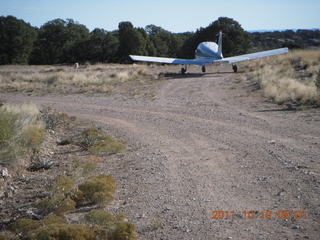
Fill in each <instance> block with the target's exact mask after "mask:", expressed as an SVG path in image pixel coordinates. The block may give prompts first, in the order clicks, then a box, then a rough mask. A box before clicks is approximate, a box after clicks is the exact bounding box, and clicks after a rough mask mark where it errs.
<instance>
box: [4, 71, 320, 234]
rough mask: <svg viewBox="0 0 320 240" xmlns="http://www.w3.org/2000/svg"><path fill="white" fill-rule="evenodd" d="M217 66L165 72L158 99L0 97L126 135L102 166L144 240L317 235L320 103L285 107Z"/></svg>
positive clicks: (116, 208) (121, 206) (120, 209)
mask: <svg viewBox="0 0 320 240" xmlns="http://www.w3.org/2000/svg"><path fill="white" fill-rule="evenodd" d="M219 71H220V72H217V71H216V70H213V69H209V72H211V73H208V74H206V75H201V74H189V75H186V76H185V77H179V76H174V75H173V76H172V77H168V78H167V79H166V80H164V81H163V82H161V83H160V84H159V85H158V86H156V87H155V89H154V92H155V95H156V99H155V100H151V99H146V98H138V99H135V98H128V97H125V96H122V95H114V96H111V97H94V96H91V97H88V96H82V95H72V96H53V95H50V96H41V97H26V96H21V95H6V96H2V97H1V98H2V99H6V100H7V101H12V102H23V101H31V102H34V103H36V104H39V105H45V106H52V107H54V108H56V109H59V110H61V111H64V112H67V113H68V114H70V115H75V116H77V117H78V118H80V119H85V120H90V121H94V122H96V123H97V124H98V125H100V126H102V127H103V128H104V129H105V130H107V131H108V132H109V133H110V134H111V135H114V136H116V137H120V138H123V139H126V140H127V141H128V145H129V150H128V152H127V153H125V154H119V155H114V156H112V157H111V159H109V160H108V162H107V164H106V165H107V166H108V167H107V168H106V169H105V171H106V172H107V173H108V174H112V175H113V176H115V178H116V179H117V182H118V183H119V184H118V185H119V193H118V199H117V201H116V203H115V204H114V206H112V208H113V209H112V210H113V211H116V212H125V214H126V215H127V216H128V218H129V219H130V221H132V222H133V223H136V225H137V228H138V232H139V236H140V239H319V238H320V228H319V227H320V224H319V223H320V177H319V176H320V158H319V156H320V111H319V110H315V109H313V110H304V111H287V110H288V109H286V108H285V107H281V106H277V105H274V104H272V103H270V102H268V101H267V100H266V99H264V98H262V97H261V92H259V91H258V92H257V91H252V89H253V88H254V86H253V85H252V83H250V82H246V81H245V80H241V78H240V76H241V75H236V74H233V73H230V72H225V71H230V69H223V68H222V69H220V70H219ZM250 210H252V211H251V212H249V211H250ZM267 210H269V212H268V215H267V217H266V216H265V213H266V211H267ZM284 210H287V211H288V212H287V213H290V214H291V216H285V215H283V214H284V213H286V212H283V211H284ZM213 211H224V218H225V219H212V218H215V217H217V218H219V217H223V216H222V215H221V212H220V213H219V214H217V215H216V214H215V212H213ZM226 211H229V212H228V216H227V212H226ZM243 211H247V214H245V215H244V212H243ZM296 211H303V212H302V213H301V214H302V215H301V219H300V215H299V213H300V212H298V215H297V212H296ZM248 212H249V213H248ZM271 214H272V215H271ZM278 214H280V215H278ZM306 214H308V215H307V216H306ZM269 218H270V219H269ZM279 218H280V219H279ZM281 218H284V219H281Z"/></svg>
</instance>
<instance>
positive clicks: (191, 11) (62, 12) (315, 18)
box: [0, 0, 320, 32]
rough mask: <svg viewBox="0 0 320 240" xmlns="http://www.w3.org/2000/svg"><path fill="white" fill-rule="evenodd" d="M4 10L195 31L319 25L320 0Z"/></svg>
mask: <svg viewBox="0 0 320 240" xmlns="http://www.w3.org/2000/svg"><path fill="white" fill-rule="evenodd" d="M0 15H1V16H7V15H13V16H15V17H17V18H19V19H23V20H24V21H26V22H28V23H30V24H31V25H33V26H37V27H40V26H41V25H43V24H44V23H46V22H47V21H50V20H53V19H56V18H62V19H67V18H72V19H74V20H75V21H77V22H79V23H81V24H84V25H86V26H87V27H88V28H89V29H90V30H93V29H94V28H104V29H105V30H108V31H112V30H116V29H117V28H118V24H119V22H121V21H130V22H132V24H133V25H134V26H135V27H145V26H146V25H149V24H154V25H157V26H160V27H162V28H164V29H166V30H169V31H171V32H186V31H195V30H197V29H198V28H200V27H207V26H208V25H209V24H210V23H211V22H213V21H215V20H217V19H218V18H219V17H221V16H223V17H230V18H233V19H234V20H236V21H238V22H239V23H240V24H241V26H242V27H243V28H244V29H245V30H248V31H250V30H275V29H280V30H284V29H310V28H320V1H319V0H260V1H259V0H220V1H216V0H157V1H152V0H131V1H130V0H86V1H85V0H0Z"/></svg>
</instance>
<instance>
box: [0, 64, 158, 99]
mask: <svg viewBox="0 0 320 240" xmlns="http://www.w3.org/2000/svg"><path fill="white" fill-rule="evenodd" d="M155 79H158V76H156V75H153V74H151V73H149V72H148V71H147V68H146V67H145V66H143V65H119V64H97V65H91V66H89V67H86V68H80V69H73V68H72V67H69V66H19V65H14V66H0V89H1V91H2V92H18V91H19V92H25V93H28V94H41V93H64V94H70V93H103V94H110V93H111V92H113V91H114V89H116V88H117V87H118V86H121V85H123V84H125V83H131V84H134V85H141V84H142V85H143V84H146V83H147V84H151V83H152V82H155V81H152V80H155Z"/></svg>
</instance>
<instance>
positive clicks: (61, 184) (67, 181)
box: [52, 175, 75, 194]
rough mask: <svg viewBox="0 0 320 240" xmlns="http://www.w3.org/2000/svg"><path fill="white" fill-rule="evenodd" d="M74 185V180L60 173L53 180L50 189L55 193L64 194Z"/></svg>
mask: <svg viewBox="0 0 320 240" xmlns="http://www.w3.org/2000/svg"><path fill="white" fill-rule="evenodd" d="M74 187H75V182H74V181H73V180H72V179H71V178H69V177H67V176H65V175H60V176H59V177H57V178H56V180H55V181H54V183H53V185H52V190H53V192H55V193H63V194H66V193H68V192H70V191H71V190H72V189H73V188H74Z"/></svg>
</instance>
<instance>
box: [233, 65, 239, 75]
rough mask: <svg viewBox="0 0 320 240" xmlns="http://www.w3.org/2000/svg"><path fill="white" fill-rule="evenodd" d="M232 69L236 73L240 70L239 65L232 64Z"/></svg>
mask: <svg viewBox="0 0 320 240" xmlns="http://www.w3.org/2000/svg"><path fill="white" fill-rule="evenodd" d="M232 69H233V72H234V73H236V72H238V67H237V65H232Z"/></svg>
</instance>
